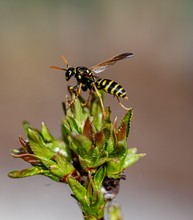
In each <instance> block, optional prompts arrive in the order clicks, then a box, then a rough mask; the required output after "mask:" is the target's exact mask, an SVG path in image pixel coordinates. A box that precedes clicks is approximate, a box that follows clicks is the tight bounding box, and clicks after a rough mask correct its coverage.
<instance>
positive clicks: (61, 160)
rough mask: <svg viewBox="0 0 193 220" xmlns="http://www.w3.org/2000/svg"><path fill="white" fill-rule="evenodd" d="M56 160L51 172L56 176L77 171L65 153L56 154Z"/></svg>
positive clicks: (61, 176)
mask: <svg viewBox="0 0 193 220" xmlns="http://www.w3.org/2000/svg"><path fill="white" fill-rule="evenodd" d="M54 160H55V161H56V164H54V165H52V166H51V172H52V173H53V174H55V175H56V176H58V177H60V178H63V177H64V176H66V175H69V174H72V173H73V172H74V171H75V168H74V167H73V165H72V164H71V163H70V162H69V161H67V160H66V158H65V157H64V156H63V155H60V154H55V155H54Z"/></svg>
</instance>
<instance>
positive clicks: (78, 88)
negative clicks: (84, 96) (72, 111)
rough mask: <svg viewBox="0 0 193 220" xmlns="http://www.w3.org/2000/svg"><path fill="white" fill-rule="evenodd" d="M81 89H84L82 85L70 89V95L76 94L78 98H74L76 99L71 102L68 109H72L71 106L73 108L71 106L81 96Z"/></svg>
mask: <svg viewBox="0 0 193 220" xmlns="http://www.w3.org/2000/svg"><path fill="white" fill-rule="evenodd" d="M81 88H82V83H80V84H77V85H76V86H74V87H70V88H69V90H70V93H71V94H73V93H75V94H76V96H75V97H74V99H72V100H71V102H70V103H69V106H68V108H70V106H71V105H72V104H73V103H74V102H75V100H76V99H77V98H78V97H79V96H80V92H81ZM76 89H77V91H76Z"/></svg>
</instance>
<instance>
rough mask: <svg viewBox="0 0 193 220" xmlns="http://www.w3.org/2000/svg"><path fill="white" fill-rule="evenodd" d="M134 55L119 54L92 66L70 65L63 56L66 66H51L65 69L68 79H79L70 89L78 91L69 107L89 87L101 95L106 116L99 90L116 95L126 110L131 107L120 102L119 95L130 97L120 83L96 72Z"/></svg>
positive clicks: (125, 97)
mask: <svg viewBox="0 0 193 220" xmlns="http://www.w3.org/2000/svg"><path fill="white" fill-rule="evenodd" d="M132 56H133V54H132V53H123V54H119V55H117V56H114V57H112V58H110V59H107V60H105V61H103V62H101V63H99V64H97V65H95V66H92V67H91V68H87V67H85V66H78V67H69V65H68V61H67V59H66V58H65V57H64V56H62V59H63V61H64V63H65V65H66V68H60V67H57V66H50V68H53V69H57V70H63V71H65V78H66V80H67V81H68V80H70V78H71V77H73V76H74V77H75V78H76V80H77V84H76V85H75V86H74V87H70V91H72V92H73V91H76V96H75V98H74V99H73V100H72V101H71V103H70V105H69V107H70V106H71V104H72V103H73V102H74V101H75V99H76V98H78V97H79V95H80V93H81V90H83V91H87V90H88V89H89V91H90V93H91V92H92V91H95V92H96V94H97V96H98V97H99V100H100V103H101V107H102V111H103V116H105V108H104V105H103V101H102V98H101V94H100V93H99V91H98V90H103V91H105V92H107V93H109V94H112V95H114V96H115V97H116V98H117V99H118V102H119V104H120V105H121V106H122V107H123V108H124V109H126V110H128V109H130V108H126V107H125V106H124V105H123V104H122V103H121V102H120V100H119V97H120V98H124V99H128V97H127V95H126V91H125V89H124V88H123V87H122V86H121V85H120V84H119V83H117V82H115V81H114V80H111V79H102V78H99V77H98V76H96V74H98V73H100V72H103V71H105V70H106V69H108V68H109V67H110V66H112V65H114V64H115V63H117V62H118V61H120V60H124V59H127V58H130V57H132ZM89 97H90V95H89ZM89 97H88V100H89ZM86 103H87V102H86Z"/></svg>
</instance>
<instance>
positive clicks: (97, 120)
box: [91, 98, 103, 131]
mask: <svg viewBox="0 0 193 220" xmlns="http://www.w3.org/2000/svg"><path fill="white" fill-rule="evenodd" d="M91 115H92V116H93V124H94V127H95V128H96V130H97V131H99V130H100V129H101V127H102V122H103V114H102V108H101V105H100V102H99V100H98V98H97V99H95V100H94V102H93V103H92V105H91Z"/></svg>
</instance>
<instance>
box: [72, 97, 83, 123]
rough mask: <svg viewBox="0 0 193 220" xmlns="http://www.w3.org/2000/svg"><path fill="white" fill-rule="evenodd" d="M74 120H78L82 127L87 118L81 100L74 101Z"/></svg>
mask: <svg viewBox="0 0 193 220" xmlns="http://www.w3.org/2000/svg"><path fill="white" fill-rule="evenodd" d="M74 118H75V119H76V121H77V124H78V126H79V127H81V126H82V122H83V121H84V120H85V117H84V113H83V110H82V105H81V103H80V100H79V98H77V99H75V101H74Z"/></svg>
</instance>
